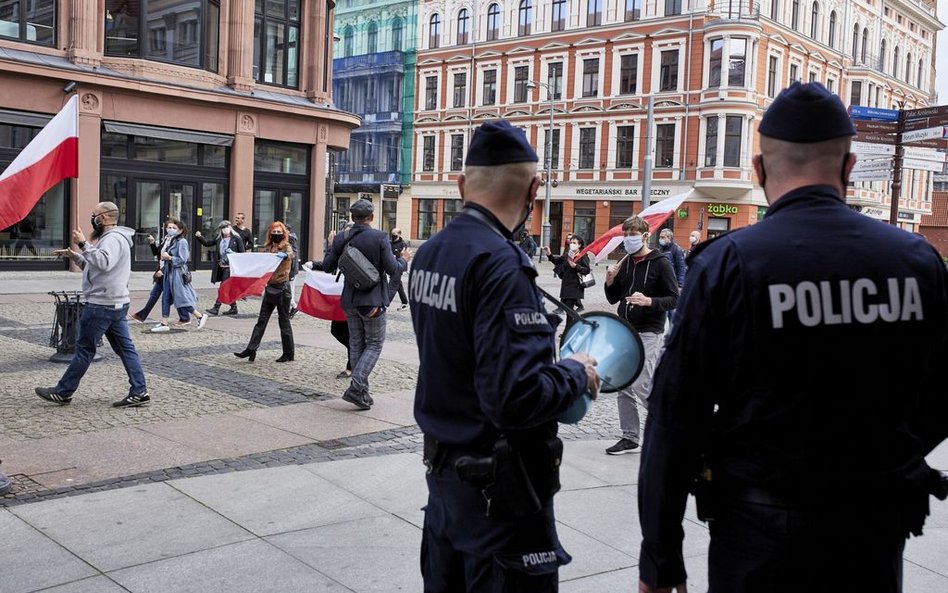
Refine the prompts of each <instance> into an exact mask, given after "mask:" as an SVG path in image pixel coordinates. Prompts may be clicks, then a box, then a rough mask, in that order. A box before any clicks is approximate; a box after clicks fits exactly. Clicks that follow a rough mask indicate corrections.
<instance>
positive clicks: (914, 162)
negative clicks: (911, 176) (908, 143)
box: [902, 159, 945, 173]
mask: <svg viewBox="0 0 948 593" xmlns="http://www.w3.org/2000/svg"><path fill="white" fill-rule="evenodd" d="M902 166H903V167H905V168H906V169H920V170H922V171H934V172H936V173H943V172H944V170H945V162H944V161H942V162H940V163H936V162H935V161H924V160H922V159H902Z"/></svg>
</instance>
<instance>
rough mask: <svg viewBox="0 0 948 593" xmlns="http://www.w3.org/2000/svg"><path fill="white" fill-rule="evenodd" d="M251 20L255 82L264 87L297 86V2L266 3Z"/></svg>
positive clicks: (298, 26)
mask: <svg viewBox="0 0 948 593" xmlns="http://www.w3.org/2000/svg"><path fill="white" fill-rule="evenodd" d="M260 8H261V7H260V6H259V5H258V6H257V15H256V18H255V20H254V63H253V65H254V79H255V80H256V81H257V82H260V83H263V84H272V85H275V86H285V87H289V88H297V87H298V86H299V66H300V59H299V37H300V14H299V13H300V11H299V4H298V2H297V1H296V0H266V13H262V12H261V11H260Z"/></svg>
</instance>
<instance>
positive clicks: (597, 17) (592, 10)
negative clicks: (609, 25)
mask: <svg viewBox="0 0 948 593" xmlns="http://www.w3.org/2000/svg"><path fill="white" fill-rule="evenodd" d="M601 24H602V0H586V26H587V27H598V26H599V25H601Z"/></svg>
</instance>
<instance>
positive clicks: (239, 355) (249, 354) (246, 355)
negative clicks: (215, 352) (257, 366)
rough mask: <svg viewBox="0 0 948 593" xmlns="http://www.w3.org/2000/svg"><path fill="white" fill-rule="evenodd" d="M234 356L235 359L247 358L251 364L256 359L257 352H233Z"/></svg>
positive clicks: (249, 350)
mask: <svg viewBox="0 0 948 593" xmlns="http://www.w3.org/2000/svg"><path fill="white" fill-rule="evenodd" d="M234 356H236V357H237V358H249V359H250V362H253V361H254V360H256V359H257V351H256V350H251V349H249V348H247V349H246V350H244V351H243V352H234Z"/></svg>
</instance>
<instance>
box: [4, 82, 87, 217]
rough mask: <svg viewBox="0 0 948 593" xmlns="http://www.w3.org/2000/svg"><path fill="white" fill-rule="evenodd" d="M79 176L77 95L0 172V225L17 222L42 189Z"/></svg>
mask: <svg viewBox="0 0 948 593" xmlns="http://www.w3.org/2000/svg"><path fill="white" fill-rule="evenodd" d="M78 176H79V97H77V96H75V95H73V96H72V98H70V99H69V101H67V102H66V106H65V107H63V108H62V110H61V111H60V112H59V113H58V114H56V117H54V118H53V119H52V120H50V122H49V123H48V124H46V127H44V128H43V129H42V130H40V133H39V134H37V135H36V138H33V140H32V141H30V143H29V144H27V145H26V148H24V149H23V150H22V151H21V152H20V154H19V155H17V157H16V159H14V160H13V162H12V163H10V166H9V167H7V168H6V170H5V171H4V172H3V173H0V229H5V228H7V227H9V226H13V225H14V224H16V223H18V222H20V221H21V220H23V219H24V218H26V216H27V215H28V214H29V213H30V210H32V209H33V206H35V205H36V203H37V202H39V200H40V198H42V197H43V194H44V193H46V191H47V190H48V189H49V188H51V187H53V186H54V185H56V184H57V183H59V182H60V181H62V180H63V179H66V178H67V177H78Z"/></svg>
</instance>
